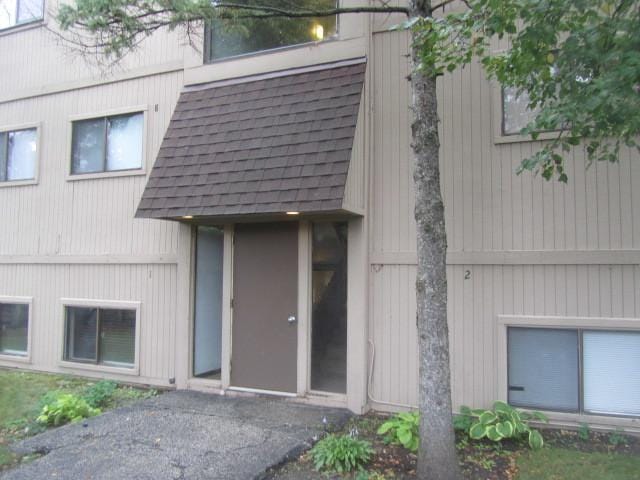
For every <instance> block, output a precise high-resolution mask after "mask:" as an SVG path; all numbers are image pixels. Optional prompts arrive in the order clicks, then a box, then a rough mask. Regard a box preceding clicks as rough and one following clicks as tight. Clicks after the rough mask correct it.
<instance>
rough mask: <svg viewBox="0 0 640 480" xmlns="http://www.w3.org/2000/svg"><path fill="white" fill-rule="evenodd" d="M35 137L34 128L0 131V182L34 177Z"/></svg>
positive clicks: (36, 148) (36, 149) (36, 150)
mask: <svg viewBox="0 0 640 480" xmlns="http://www.w3.org/2000/svg"><path fill="white" fill-rule="evenodd" d="M37 137H38V130H37V129H36V128H26V129H22V130H11V131H5V132H0V182H13V181H20V180H34V179H35V178H36V158H37V154H38V142H37Z"/></svg>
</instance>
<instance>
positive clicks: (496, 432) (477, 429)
mask: <svg viewBox="0 0 640 480" xmlns="http://www.w3.org/2000/svg"><path fill="white" fill-rule="evenodd" d="M460 412H461V415H462V416H466V417H468V418H469V419H473V422H472V424H471V426H470V427H469V437H471V438H472V439H473V440H481V439H483V438H488V439H489V440H493V441H494V442H500V441H502V440H504V439H506V438H514V439H516V438H522V437H524V436H526V437H527V439H528V441H529V446H530V447H531V448H532V449H534V450H537V449H539V448H542V446H543V444H544V439H543V438H542V435H541V434H540V432H539V431H538V430H535V429H533V428H531V427H530V426H529V422H530V421H531V420H538V421H543V422H546V421H548V420H547V417H546V416H545V415H543V414H542V413H540V412H531V413H529V412H523V411H520V410H516V409H515V408H513V407H512V406H511V405H508V404H506V403H504V402H500V401H497V402H495V403H494V404H493V409H491V410H483V409H475V410H472V409H470V408H469V407H464V406H463V407H462V408H461V409H460Z"/></svg>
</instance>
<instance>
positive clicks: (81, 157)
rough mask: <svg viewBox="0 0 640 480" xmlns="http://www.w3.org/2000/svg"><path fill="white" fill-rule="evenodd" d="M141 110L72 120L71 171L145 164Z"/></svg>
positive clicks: (91, 171) (131, 167)
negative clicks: (143, 161)
mask: <svg viewBox="0 0 640 480" xmlns="http://www.w3.org/2000/svg"><path fill="white" fill-rule="evenodd" d="M143 130H144V115H143V113H142V112H137V113H133V114H125V115H114V116H109V117H100V118H91V119H87V120H78V121H75V122H73V134H72V141H71V142H72V148H71V174H72V175H79V174H88V173H102V172H117V171H124V170H139V169H141V168H142V150H143V148H142V146H143V144H142V141H143Z"/></svg>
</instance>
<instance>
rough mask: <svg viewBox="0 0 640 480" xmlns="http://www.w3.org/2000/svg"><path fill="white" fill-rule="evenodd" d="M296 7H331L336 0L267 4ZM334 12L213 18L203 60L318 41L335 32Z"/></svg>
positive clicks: (259, 0) (257, 0)
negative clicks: (316, 16)
mask: <svg viewBox="0 0 640 480" xmlns="http://www.w3.org/2000/svg"><path fill="white" fill-rule="evenodd" d="M236 3H242V4H244V5H253V4H255V5H265V3H264V0H239V1H238V2H236ZM294 4H295V7H296V9H300V10H301V9H304V8H307V9H309V10H318V11H320V10H330V9H333V8H336V6H337V5H338V2H337V1H336V0H304V1H300V2H291V1H289V0H271V1H270V2H268V3H267V5H268V6H269V7H274V8H281V9H283V10H290V9H291V5H294ZM337 26H338V19H337V16H336V15H333V16H328V17H318V18H312V17H309V18H304V17H303V18H290V17H269V18H242V19H240V20H233V21H229V22H226V21H224V20H216V21H214V22H212V24H211V25H209V27H208V28H207V33H206V41H205V61H207V62H212V61H215V60H219V59H222V58H228V57H235V56H238V55H244V54H249V53H254V52H261V51H265V50H273V49H276V48H282V47H288V46H292V45H300V44H304V43H310V42H318V41H321V40H325V39H328V38H331V37H334V36H335V35H336V34H337Z"/></svg>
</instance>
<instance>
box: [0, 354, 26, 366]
mask: <svg viewBox="0 0 640 480" xmlns="http://www.w3.org/2000/svg"><path fill="white" fill-rule="evenodd" d="M0 362H15V363H20V364H29V363H31V356H30V355H29V354H27V355H26V356H21V355H9V354H6V353H0Z"/></svg>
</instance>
